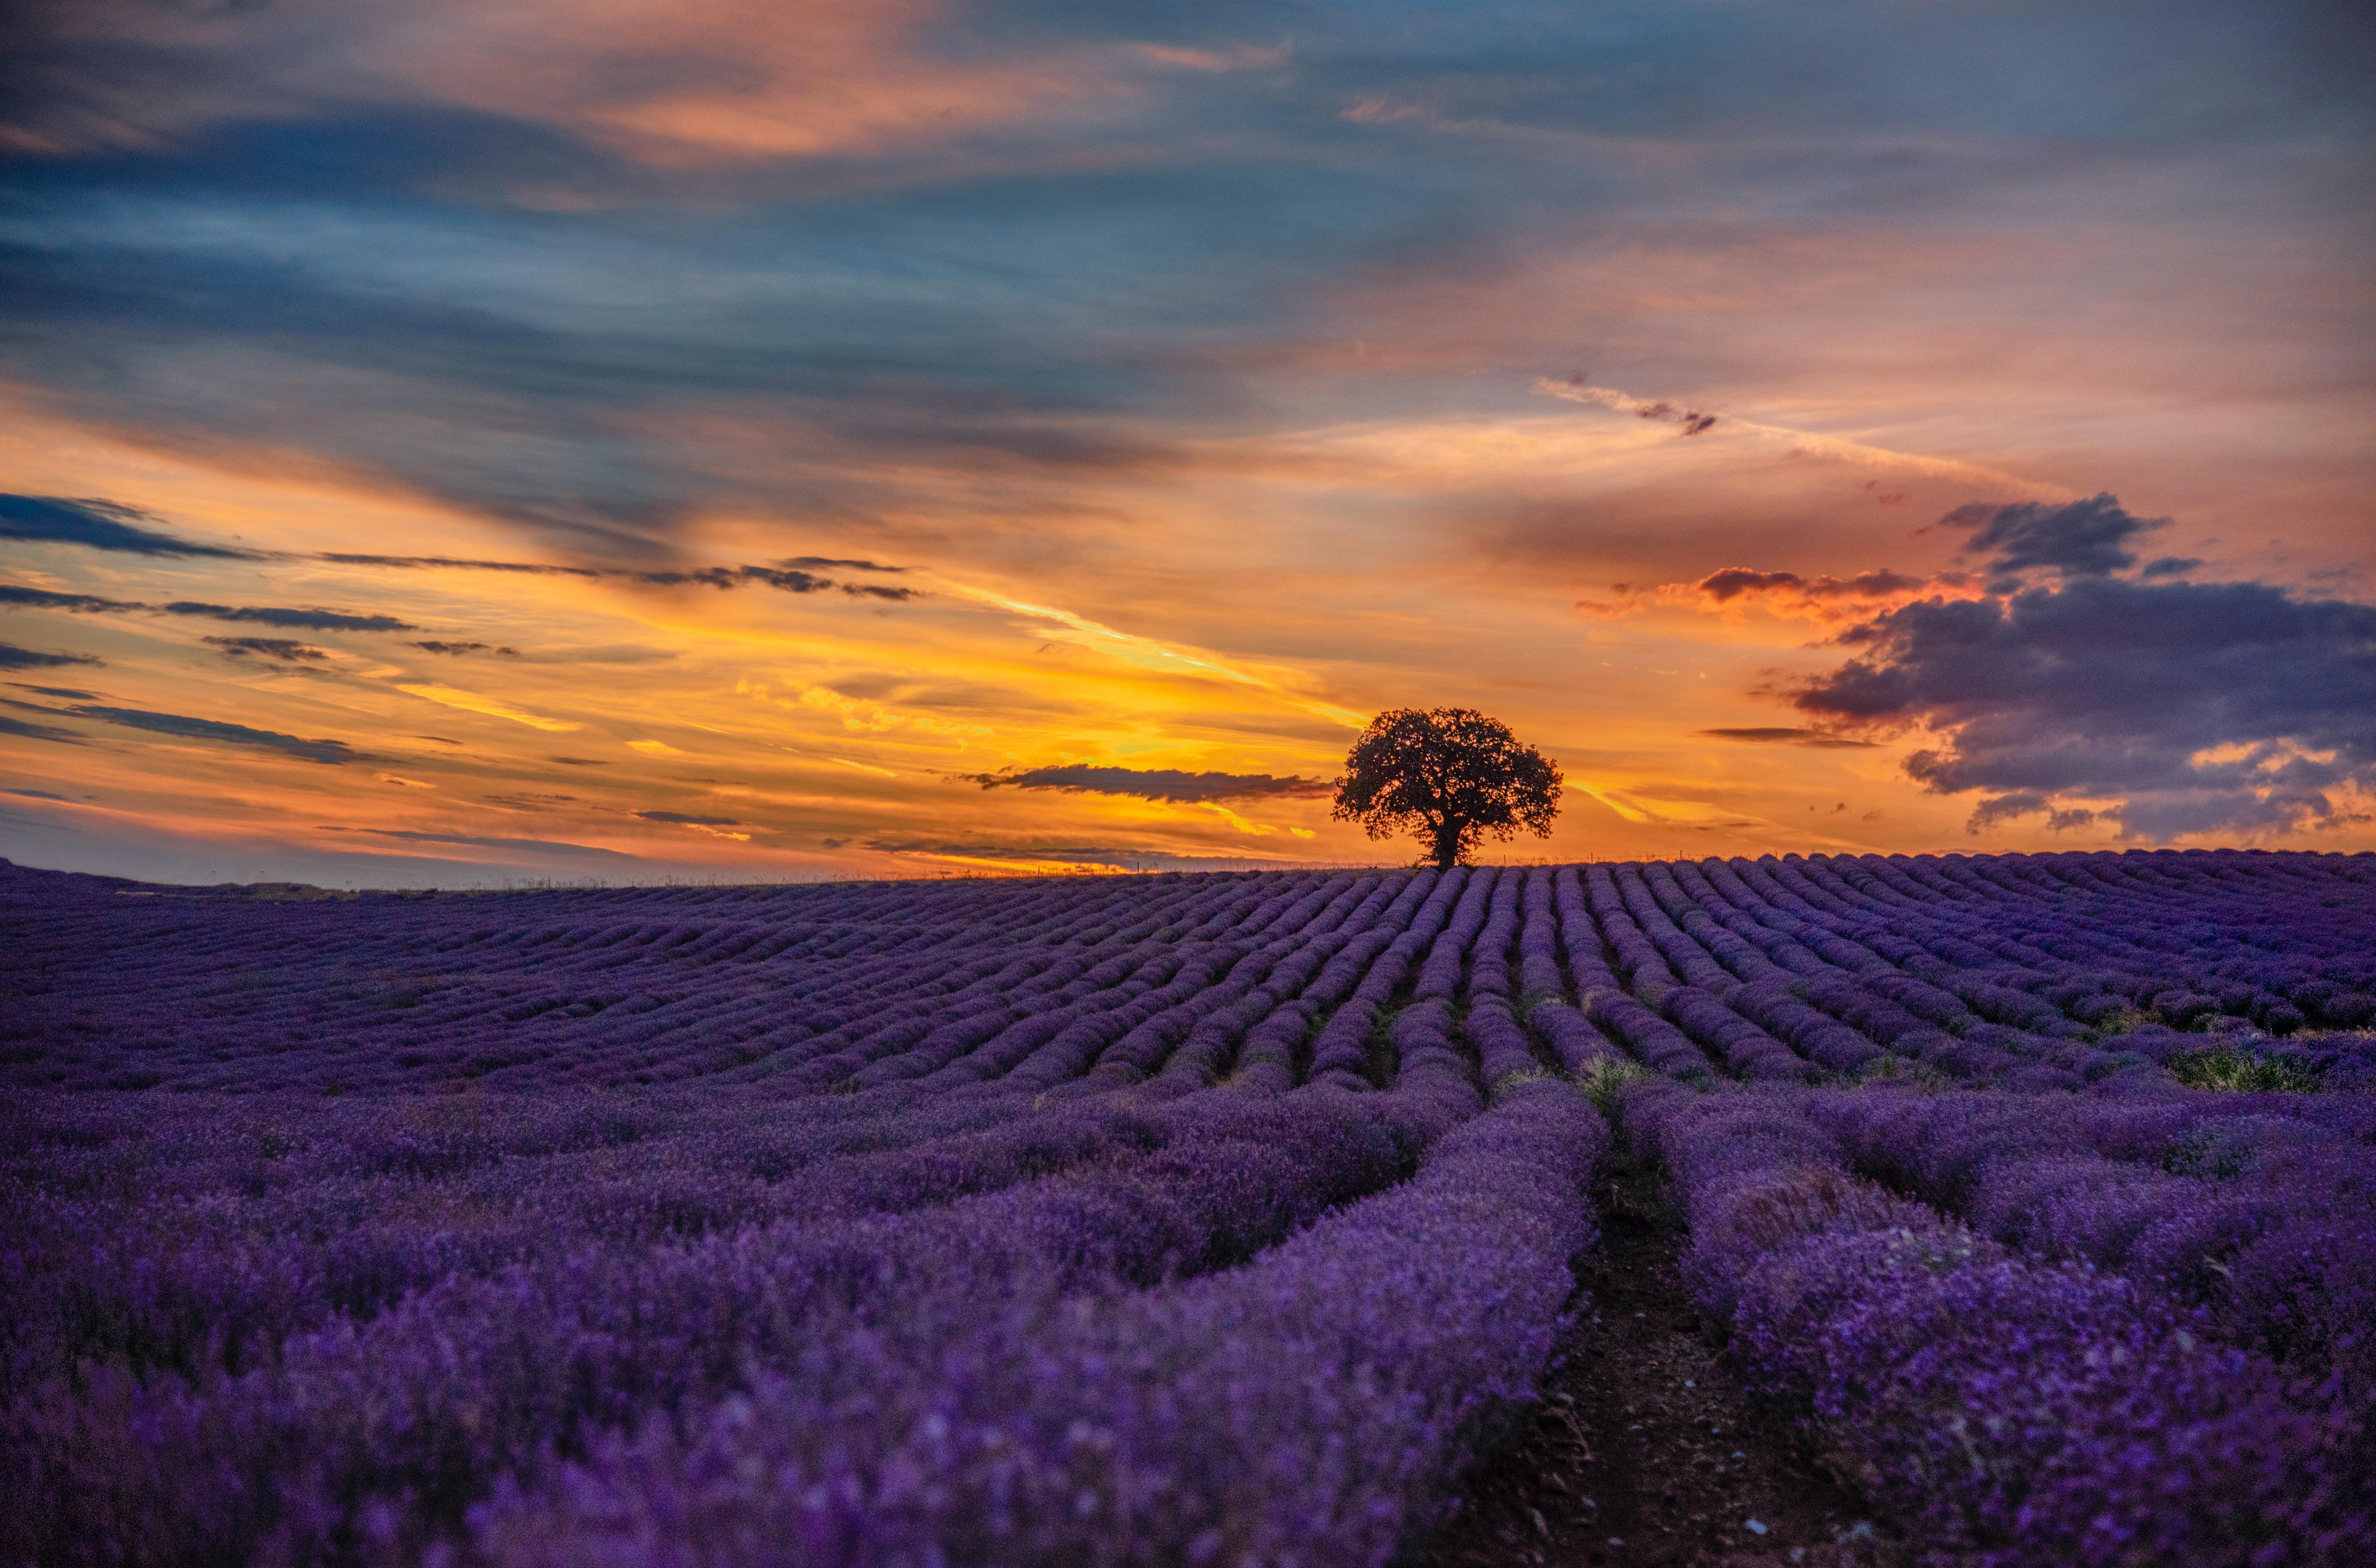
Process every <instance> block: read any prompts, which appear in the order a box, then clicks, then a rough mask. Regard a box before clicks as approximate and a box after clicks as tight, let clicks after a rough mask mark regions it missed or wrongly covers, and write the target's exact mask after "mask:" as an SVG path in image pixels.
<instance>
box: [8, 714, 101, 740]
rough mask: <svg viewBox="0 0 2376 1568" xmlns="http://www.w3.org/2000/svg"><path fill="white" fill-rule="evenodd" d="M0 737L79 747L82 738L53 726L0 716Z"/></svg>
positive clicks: (72, 732)
mask: <svg viewBox="0 0 2376 1568" xmlns="http://www.w3.org/2000/svg"><path fill="white" fill-rule="evenodd" d="M0 735H14V736H16V737H17V738H18V740H20V741H54V742H57V743H59V744H60V745H65V746H79V745H81V744H82V743H83V738H82V737H81V736H80V735H77V734H76V733H75V732H74V731H71V730H64V729H60V728H59V727H58V726H57V725H54V724H37V723H35V722H33V721H32V720H31V719H11V718H9V717H8V716H7V715H6V714H0Z"/></svg>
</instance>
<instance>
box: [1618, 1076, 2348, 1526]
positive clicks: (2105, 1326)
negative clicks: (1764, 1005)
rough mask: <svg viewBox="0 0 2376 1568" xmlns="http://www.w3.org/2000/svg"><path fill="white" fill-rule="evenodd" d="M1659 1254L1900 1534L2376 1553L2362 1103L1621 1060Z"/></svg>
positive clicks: (1763, 1389)
mask: <svg viewBox="0 0 2376 1568" xmlns="http://www.w3.org/2000/svg"><path fill="white" fill-rule="evenodd" d="M1622 1122H1623V1123H1624V1126H1625V1128H1626V1131H1627V1133H1628V1134H1629V1135H1630V1136H1631V1137H1632V1138H1633V1139H1634V1141H1635V1142H1636V1144H1637V1145H1641V1146H1646V1147H1647V1148H1648V1149H1649V1150H1651V1151H1653V1152H1655V1153H1656V1154H1657V1155H1658V1156H1659V1157H1660V1158H1663V1159H1664V1160H1665V1162H1666V1163H1667V1164H1668V1166H1669V1169H1670V1170H1672V1172H1673V1173H1674V1177H1675V1180H1676V1185H1677V1187H1678V1190H1679V1194H1678V1195H1679V1197H1680V1199H1681V1205H1682V1207H1683V1210H1684V1212H1685V1214H1686V1216H1687V1218H1688V1220H1689V1223H1690V1226H1691V1230H1692V1239H1691V1244H1690V1248H1689V1250H1688V1252H1687V1253H1686V1257H1685V1274H1686V1277H1687V1279H1688V1280H1689V1282H1690V1284H1691V1286H1692V1288H1693V1290H1694V1292H1695V1293H1696V1294H1697V1296H1698V1297H1699V1299H1700V1301H1701V1302H1702V1304H1703V1305H1704V1306H1705V1307H1706V1308H1707V1310H1708V1311H1709V1312H1710V1313H1712V1314H1713V1315H1715V1316H1716V1317H1717V1319H1718V1320H1719V1321H1721V1322H1724V1323H1726V1324H1729V1327H1730V1329H1731V1332H1732V1336H1733V1339H1732V1348H1733V1354H1734V1357H1735V1360H1737V1361H1738V1362H1739V1363H1740V1366H1741V1367H1742V1369H1743V1370H1744V1372H1746V1373H1747V1374H1748V1377H1749V1380H1750V1383H1751V1385H1752V1388H1753V1389H1754V1390H1755V1391H1756V1392H1758V1393H1760V1394H1763V1395H1764V1396H1767V1397H1769V1398H1771V1399H1773V1400H1775V1401H1776V1402H1777V1403H1778V1404H1780V1405H1781V1406H1783V1407H1784V1408H1787V1409H1789V1410H1791V1411H1794V1412H1796V1413H1797V1414H1798V1415H1799V1417H1800V1420H1801V1422H1802V1423H1803V1425H1804V1426H1805V1427H1806V1428H1807V1430H1808V1431H1809V1433H1810V1435H1811V1436H1812V1437H1813V1438H1814V1439H1815V1440H1816V1441H1817V1442H1818V1443H1820V1444H1822V1445H1823V1446H1824V1448H1825V1449H1827V1450H1828V1451H1829V1452H1830V1454H1831V1455H1832V1457H1833V1462H1834V1464H1835V1467H1836V1468H1838V1469H1839V1470H1840V1472H1841V1473H1843V1474H1846V1475H1849V1476H1854V1477H1857V1478H1859V1479H1860V1481H1861V1483H1862V1485H1863V1486H1864V1488H1865V1489H1866V1491H1868V1492H1869V1493H1870V1494H1871V1496H1872V1497H1873V1498H1874V1499H1875V1500H1876V1501H1877V1502H1878V1503H1881V1504H1882V1505H1883V1507H1884V1509H1885V1510H1886V1511H1887V1512H1889V1513H1890V1514H1892V1515H1895V1517H1896V1518H1897V1519H1898V1520H1899V1521H1900V1522H1901V1524H1902V1525H1903V1526H1904V1527H1905V1528H1906V1529H1907V1533H1908V1535H1909V1536H1910V1537H1911V1538H1913V1539H1914V1540H1916V1541H1917V1542H1919V1543H1920V1545H1921V1547H1922V1552H1921V1555H1922V1556H1923V1558H1924V1561H1926V1562H1939V1563H1942V1564H1944V1563H1970V1564H1979V1565H1996V1564H2002V1565H2006V1568H2011V1565H2014V1564H2023V1565H2026V1564H2047V1563H2073V1564H2102V1565H2106V1568H2111V1565H2126V1564H2143V1563H2160V1562H2186V1563H2190V1564H2201V1565H2204V1568H2228V1565H2233V1568H2245V1565H2247V1564H2251V1565H2254V1568H2275V1565H2278V1564H2287V1565H2291V1564H2336V1565H2341V1564H2349V1563H2359V1562H2369V1561H2370V1560H2371V1557H2376V1437H2371V1429H2370V1420H2371V1415H2372V1414H2376V1354H2371V1337H2372V1336H2376V1162H2371V1159H2370V1145H2371V1142H2376V1105H2371V1103H2370V1102H2369V1101H2368V1100H2366V1099H2360V1098H2358V1097H2352V1098H2350V1099H2329V1098H2324V1097H2301V1096H2251V1097H2242V1096H2233V1095H2225V1096H2223V1095H2215V1094H2203V1093H2197V1094H2180V1095H2174V1096H2168V1097H2162V1098H2158V1099H2154V1100H2151V1101H2148V1102H2140V1101H2138V1100H2135V1099H2131V1098H2128V1097H2115V1098H2109V1099H2107V1098H2101V1097H2092V1096H2090V1097H2075V1096H2070V1095H2061V1094H2049V1095H2030V1094H2007V1093H2001V1092H1999V1093H1984V1094H1970V1093H1962V1094H1948V1095H1936V1096H1933V1095H1925V1094H1921V1093H1919V1092H1913V1091H1911V1090H1909V1089H1908V1088H1907V1087H1904V1086H1889V1085H1875V1086H1869V1087H1864V1088H1860V1089H1859V1090H1856V1091H1853V1092H1849V1093H1841V1092H1837V1091H1816V1092H1813V1093H1810V1092H1808V1091H1805V1090H1802V1089H1797V1088H1792V1087H1780V1086H1760V1087H1752V1088H1749V1089H1746V1090H1734V1091H1731V1092H1719V1093H1714V1094H1705V1095H1696V1094H1693V1093H1690V1092H1689V1091H1687V1090H1682V1089H1680V1088H1679V1087H1671V1086H1667V1085H1662V1084H1651V1085H1647V1086H1643V1087H1634V1088H1631V1089H1629V1090H1628V1091H1627V1092H1626V1093H1625V1095H1624V1096H1623V1098H1622Z"/></svg>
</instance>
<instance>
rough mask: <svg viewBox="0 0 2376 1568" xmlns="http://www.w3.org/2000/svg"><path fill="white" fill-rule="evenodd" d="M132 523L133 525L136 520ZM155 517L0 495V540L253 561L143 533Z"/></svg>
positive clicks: (87, 501)
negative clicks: (33, 541)
mask: <svg viewBox="0 0 2376 1568" xmlns="http://www.w3.org/2000/svg"><path fill="white" fill-rule="evenodd" d="M136 519H137V521H136ZM155 520H156V519H155V518H154V517H152V516H151V515H150V514H149V513H147V512H144V511H142V510H141V509H140V508H139V507H137V506H127V505H124V504H123V503H122V502H118V501H101V500H99V499H97V498H95V497H89V496H86V497H84V498H82V499H80V500H71V499H68V498H67V497H65V496H63V495H10V494H6V493H0V539H19V540H35V541H41V542H46V543H53V544H79V545H84V546H87V547H88V548H89V549H92V550H113V551H120V552H124V553H125V554H130V555H186V556H208V557H212V558H214V559H216V560H221V561H255V560H260V559H262V557H261V556H260V555H259V554H258V553H257V552H255V551H253V550H227V549H223V548H220V547H219V546H216V545H211V544H193V543H191V542H190V541H189V540H185V539H177V538H175V537H174V536H173V535H172V534H168V533H160V532H158V531H157V530H155V529H146V528H142V527H140V526H139V524H140V523H145V522H153V521H155Z"/></svg>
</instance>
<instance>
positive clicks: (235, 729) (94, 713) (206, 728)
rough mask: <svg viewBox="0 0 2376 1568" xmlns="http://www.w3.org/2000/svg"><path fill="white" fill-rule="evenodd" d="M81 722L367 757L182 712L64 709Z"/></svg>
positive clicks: (306, 754) (311, 756)
mask: <svg viewBox="0 0 2376 1568" xmlns="http://www.w3.org/2000/svg"><path fill="white" fill-rule="evenodd" d="M59 711H63V712H65V713H69V714H72V715H73V716H74V717H76V718H77V719H99V720H101V721H102V722H104V723H108V724H117V725H121V726H123V727H124V728H125V729H127V730H142V731H148V733H149V734H152V735H168V736H171V737H172V738H173V739H175V740H182V741H217V742H222V743H223V744H225V745H233V746H249V747H254V748H256V749H258V750H262V751H271V752H279V753H281V754H284V755H287V756H293V757H300V758H303V760H305V761H307V762H322V763H345V762H360V761H362V760H365V759H364V757H363V754H362V753H361V752H358V751H356V750H355V749H354V748H353V747H351V746H350V745H348V744H347V743H346V742H344V741H308V740H304V739H302V738H300V737H299V736H295V735H284V734H282V733H281V732H280V731H278V730H255V729H251V728H249V727H248V726H247V725H244V724H232V723H230V722H227V721H226V720H223V719H192V718H189V717H188V716H186V715H184V714H179V713H152V712H149V711H148V710H147V709H145V708H137V707H101V706H99V705H97V704H95V703H79V704H77V705H76V706H75V707H70V708H65V709H63V710H59Z"/></svg>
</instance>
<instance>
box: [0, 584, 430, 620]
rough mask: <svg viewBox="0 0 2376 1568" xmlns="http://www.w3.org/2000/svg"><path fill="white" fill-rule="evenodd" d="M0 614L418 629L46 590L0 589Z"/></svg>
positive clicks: (267, 608)
mask: <svg viewBox="0 0 2376 1568" xmlns="http://www.w3.org/2000/svg"><path fill="white" fill-rule="evenodd" d="M0 610H63V611H65V612H68V613H70V614H76V615H132V614H139V613H143V612H146V613H148V614H152V615H187V616H196V617H197V618H199V619H202V620H208V621H232V622H246V623H249V624H255V625H261V626H285V627H288V628H290V629H291V630H294V631H305V632H417V631H419V630H420V629H421V628H420V627H418V626H415V625H414V624H412V623H411V622H410V621H399V620H398V619H397V618H396V617H395V616H393V615H356V614H351V613H350V612H346V611H343V610H318V609H316V610H296V609H291V608H289V607H287V606H285V605H271V604H247V605H238V604H208V603H204V602H202V601H200V600H189V599H183V600H174V601H173V602H172V603H171V604H144V603H142V602H140V601H139V600H129V599H102V598H101V597H99V596H98V595H96V594H88V593H55V592H53V591H51V590H50V589H48V588H21V587H18V585H16V584H14V583H0Z"/></svg>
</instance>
